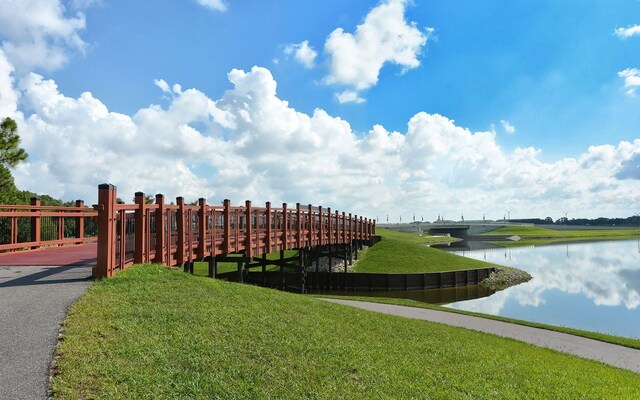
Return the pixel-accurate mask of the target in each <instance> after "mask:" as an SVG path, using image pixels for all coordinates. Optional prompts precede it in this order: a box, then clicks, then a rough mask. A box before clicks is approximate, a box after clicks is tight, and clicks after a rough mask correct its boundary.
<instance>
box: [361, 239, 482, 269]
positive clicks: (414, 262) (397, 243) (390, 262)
mask: <svg viewBox="0 0 640 400" xmlns="http://www.w3.org/2000/svg"><path fill="white" fill-rule="evenodd" d="M376 234H377V235H381V236H382V241H380V242H379V243H377V244H376V245H375V246H373V247H371V248H369V249H367V251H366V252H364V253H363V255H362V259H361V260H359V261H358V263H357V264H356V266H355V269H354V271H355V272H380V273H419V272H437V271H454V270H464V269H474V268H485V267H490V266H493V265H494V264H489V263H486V262H484V261H479V260H473V259H471V258H465V257H461V256H458V255H455V254H451V253H447V252H445V251H441V250H438V249H434V248H431V247H428V246H426V245H425V244H432V243H442V242H450V241H451V240H452V239H451V238H443V237H430V236H426V237H425V236H419V235H417V234H413V233H404V232H395V231H392V230H388V229H381V228H377V229H376ZM454 240H455V239H454Z"/></svg>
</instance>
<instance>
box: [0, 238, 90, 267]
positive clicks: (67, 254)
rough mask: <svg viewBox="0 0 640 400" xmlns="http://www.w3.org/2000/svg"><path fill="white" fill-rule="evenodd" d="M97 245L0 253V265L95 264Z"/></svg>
mask: <svg viewBox="0 0 640 400" xmlns="http://www.w3.org/2000/svg"><path fill="white" fill-rule="evenodd" d="M96 254H97V245H96V244H95V243H92V244H85V245H81V246H63V247H54V248H48V249H40V250H33V251H24V252H13V253H0V266H15V265H34V266H44V265H96Z"/></svg>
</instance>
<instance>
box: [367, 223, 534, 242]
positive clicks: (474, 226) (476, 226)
mask: <svg viewBox="0 0 640 400" xmlns="http://www.w3.org/2000/svg"><path fill="white" fill-rule="evenodd" d="M514 225H518V226H522V225H524V226H533V224H511V223H502V222H500V223H495V222H493V223H485V222H468V223H464V222H437V223H433V224H430V223H425V222H420V223H413V224H378V227H379V228H386V229H391V230H394V231H399V232H413V233H418V234H423V233H424V234H428V235H433V236H442V235H449V236H453V237H457V238H461V239H464V238H467V237H469V236H473V235H479V234H481V233H486V232H491V231H494V230H496V229H499V228H502V227H504V226H514Z"/></svg>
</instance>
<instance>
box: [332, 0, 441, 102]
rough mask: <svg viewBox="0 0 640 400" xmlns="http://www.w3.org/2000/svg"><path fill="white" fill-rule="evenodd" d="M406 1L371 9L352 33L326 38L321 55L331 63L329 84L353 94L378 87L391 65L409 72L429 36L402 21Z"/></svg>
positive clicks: (390, 1) (396, 0) (336, 33)
mask: <svg viewBox="0 0 640 400" xmlns="http://www.w3.org/2000/svg"><path fill="white" fill-rule="evenodd" d="M406 4H407V1H406V0H387V1H384V2H382V3H381V4H380V5H378V6H377V7H375V8H374V9H372V10H371V11H370V12H369V14H368V15H367V16H366V18H365V20H364V22H363V23H362V24H360V25H358V26H357V27H356V29H355V32H354V33H348V32H345V31H344V30H343V29H342V28H337V29H336V30H334V31H333V32H331V34H330V35H329V37H328V38H327V40H326V42H325V46H324V51H325V52H326V53H327V54H328V56H329V60H330V73H329V75H328V76H327V77H326V79H325V80H326V82H327V83H329V84H341V85H347V86H351V87H353V88H354V89H356V90H363V89H367V88H370V87H372V86H374V85H376V84H377V82H378V76H379V73H380V70H381V69H382V67H383V66H384V65H385V64H386V63H392V64H396V65H399V66H400V67H402V70H403V71H405V70H409V69H412V68H416V67H418V66H419V65H420V61H419V59H418V57H419V55H420V53H421V51H422V48H423V46H424V45H425V44H426V43H427V39H428V36H429V32H431V31H432V30H430V29H427V30H425V31H421V30H420V29H419V28H418V27H417V25H416V24H415V23H413V22H407V21H406V20H405V16H404V13H405V6H406Z"/></svg>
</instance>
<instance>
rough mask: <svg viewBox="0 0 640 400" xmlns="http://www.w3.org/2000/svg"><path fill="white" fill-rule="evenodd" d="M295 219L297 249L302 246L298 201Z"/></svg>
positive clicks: (300, 211)
mask: <svg viewBox="0 0 640 400" xmlns="http://www.w3.org/2000/svg"><path fill="white" fill-rule="evenodd" d="M296 219H297V221H296V230H297V231H298V234H297V235H296V238H297V246H296V247H297V248H298V249H299V248H301V247H302V209H301V208H300V203H296Z"/></svg>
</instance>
